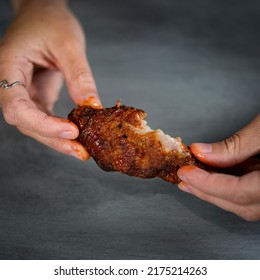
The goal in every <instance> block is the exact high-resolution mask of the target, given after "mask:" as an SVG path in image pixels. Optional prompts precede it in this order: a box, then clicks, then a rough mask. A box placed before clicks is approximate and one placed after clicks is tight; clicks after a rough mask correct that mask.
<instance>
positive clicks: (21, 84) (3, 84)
mask: <svg viewBox="0 0 260 280" xmlns="http://www.w3.org/2000/svg"><path fill="white" fill-rule="evenodd" d="M17 85H20V86H23V87H25V85H24V84H23V83H22V82H20V81H15V82H13V83H12V84H8V82H7V80H2V81H0V88H1V87H2V88H4V89H8V88H12V87H14V86H17Z"/></svg>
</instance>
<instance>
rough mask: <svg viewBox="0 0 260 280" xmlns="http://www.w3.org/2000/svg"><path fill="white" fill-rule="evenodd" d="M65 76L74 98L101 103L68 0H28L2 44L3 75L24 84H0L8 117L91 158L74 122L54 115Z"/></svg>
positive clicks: (0, 96) (58, 147) (43, 138)
mask: <svg viewBox="0 0 260 280" xmlns="http://www.w3.org/2000/svg"><path fill="white" fill-rule="evenodd" d="M63 77H64V78H65V80H66V84H67V87H68V90H69V93H70V95H71V97H72V99H73V101H74V102H75V103H77V104H83V103H84V102H88V101H89V103H90V105H92V106H100V100H99V97H98V94H97V89H96V85H95V81H94V78H93V76H92V73H91V69H90V66H89V64H88V61H87V58H86V55H85V38H84V34H83V31H82V29H81V27H80V25H79V23H78V21H77V20H76V19H75V17H74V16H73V15H72V13H71V12H70V11H69V9H68V8H67V6H66V4H65V1H62V0H51V1H50V0H46V1H33V0H31V1H30V0H29V1H24V4H23V5H22V6H21V7H20V9H19V11H18V13H17V15H16V17H15V19H14V21H13V23H12V24H11V26H10V27H9V29H8V31H7V32H6V34H5V36H4V38H3V40H2V41H1V44H0V79H2V80H7V81H8V82H9V83H12V82H14V81H21V82H22V83H23V84H24V85H25V87H23V86H21V85H17V86H14V87H13V88H10V89H3V88H0V104H1V105H2V110H3V115H4V118H5V120H6V122H7V123H8V124H10V125H14V126H16V127H17V128H18V129H19V130H20V131H21V132H22V133H24V134H26V135H28V136H30V137H32V138H34V139H36V140H38V141H40V142H42V143H43V144H46V145H48V146H50V147H51V148H53V149H55V150H57V151H59V152H62V153H65V154H69V155H73V156H75V157H77V158H80V159H88V157H89V155H88V153H87V152H86V150H85V149H84V148H83V146H82V145H81V144H80V143H78V142H77V141H76V140H73V139H75V138H77V136H78V134H79V131H78V128H77V127H76V125H74V124H73V123H71V122H69V121H68V120H67V119H62V118H58V117H54V116H52V109H53V106H54V103H55V101H56V100H57V99H58V96H59V92H60V89H61V86H62V83H63Z"/></svg>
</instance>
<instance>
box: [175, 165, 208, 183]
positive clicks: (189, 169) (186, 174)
mask: <svg viewBox="0 0 260 280" xmlns="http://www.w3.org/2000/svg"><path fill="white" fill-rule="evenodd" d="M206 174H208V172H207V171H205V170H202V169H200V168H198V167H196V166H190V165H189V166H182V167H181V168H179V170H178V171H177V175H178V177H179V179H180V180H181V181H183V182H185V183H191V181H194V178H201V177H204V176H205V175H206Z"/></svg>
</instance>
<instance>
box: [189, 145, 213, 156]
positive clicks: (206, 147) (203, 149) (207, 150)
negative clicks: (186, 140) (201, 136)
mask: <svg viewBox="0 0 260 280" xmlns="http://www.w3.org/2000/svg"><path fill="white" fill-rule="evenodd" d="M193 145H194V146H195V149H197V150H198V152H201V153H203V154H208V153H211V152H212V145H211V144H206V143H195V144H193Z"/></svg>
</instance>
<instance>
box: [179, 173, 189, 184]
mask: <svg viewBox="0 0 260 280" xmlns="http://www.w3.org/2000/svg"><path fill="white" fill-rule="evenodd" d="M178 177H179V178H180V179H181V181H184V182H188V179H187V177H185V176H184V175H182V174H178Z"/></svg>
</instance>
